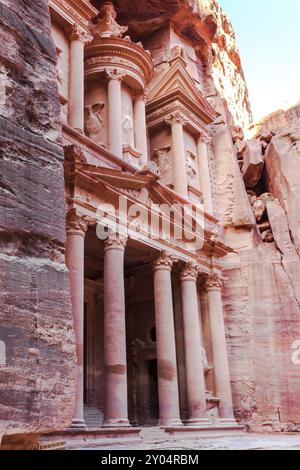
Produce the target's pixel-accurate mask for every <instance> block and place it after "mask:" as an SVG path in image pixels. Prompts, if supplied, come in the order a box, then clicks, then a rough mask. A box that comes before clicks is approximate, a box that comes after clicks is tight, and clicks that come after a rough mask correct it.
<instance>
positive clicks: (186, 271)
mask: <svg viewBox="0 0 300 470" xmlns="http://www.w3.org/2000/svg"><path fill="white" fill-rule="evenodd" d="M198 273H199V270H198V266H197V265H196V264H194V263H187V264H186V265H185V266H184V267H183V269H182V270H181V272H180V280H181V281H196V280H197V277H198Z"/></svg>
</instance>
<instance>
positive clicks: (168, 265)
mask: <svg viewBox="0 0 300 470" xmlns="http://www.w3.org/2000/svg"><path fill="white" fill-rule="evenodd" d="M173 264H174V258H173V256H172V255H170V254H169V253H167V252H166V251H162V252H161V253H160V254H159V255H158V257H157V258H154V259H153V269H154V271H161V270H166V271H171V269H172V266H173Z"/></svg>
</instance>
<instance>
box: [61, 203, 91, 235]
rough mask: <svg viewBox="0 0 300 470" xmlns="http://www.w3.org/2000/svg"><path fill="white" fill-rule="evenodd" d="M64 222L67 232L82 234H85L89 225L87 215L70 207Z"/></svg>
mask: <svg viewBox="0 0 300 470" xmlns="http://www.w3.org/2000/svg"><path fill="white" fill-rule="evenodd" d="M66 223H67V233H68V234H72V233H75V234H80V235H82V236H84V235H85V233H86V232H87V230H88V226H89V224H88V220H87V217H86V216H85V215H83V214H80V213H78V212H77V210H76V209H71V210H70V211H69V212H68V213H67V218H66Z"/></svg>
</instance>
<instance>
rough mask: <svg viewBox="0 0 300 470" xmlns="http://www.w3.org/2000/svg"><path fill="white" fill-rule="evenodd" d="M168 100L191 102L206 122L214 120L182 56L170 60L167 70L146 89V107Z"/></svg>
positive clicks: (213, 115) (208, 105) (212, 112)
mask: <svg viewBox="0 0 300 470" xmlns="http://www.w3.org/2000/svg"><path fill="white" fill-rule="evenodd" d="M170 100H171V101H172V100H173V101H174V100H179V101H182V102H183V103H184V104H186V103H191V102H192V103H193V105H194V106H195V105H196V107H198V108H199V110H201V115H204V116H205V117H206V120H207V122H212V121H213V120H214V119H215V118H216V114H215V112H214V110H213V108H212V107H211V106H210V104H209V103H208V101H207V100H206V98H205V97H204V95H203V93H202V92H201V90H200V89H199V87H198V86H197V85H196V83H195V81H194V80H193V78H192V77H191V76H190V74H189V73H188V71H187V66H186V61H185V60H184V58H183V57H182V56H178V57H177V58H175V59H173V60H171V62H170V66H169V68H168V69H167V70H165V71H163V72H161V73H160V74H158V75H157V77H156V78H155V79H154V80H153V81H152V83H151V84H150V86H149V88H148V92H147V101H148V106H150V107H152V106H151V105H154V103H156V102H159V103H161V102H164V103H165V102H168V101H170ZM185 102H186V103H185Z"/></svg>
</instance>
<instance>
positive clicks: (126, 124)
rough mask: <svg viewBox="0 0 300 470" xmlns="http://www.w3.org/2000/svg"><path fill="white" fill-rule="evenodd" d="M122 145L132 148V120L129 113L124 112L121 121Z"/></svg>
mask: <svg viewBox="0 0 300 470" xmlns="http://www.w3.org/2000/svg"><path fill="white" fill-rule="evenodd" d="M122 129H123V145H125V146H128V145H129V146H130V147H132V148H134V134H133V122H132V118H131V116H130V115H129V114H125V116H124V118H123V121H122Z"/></svg>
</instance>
